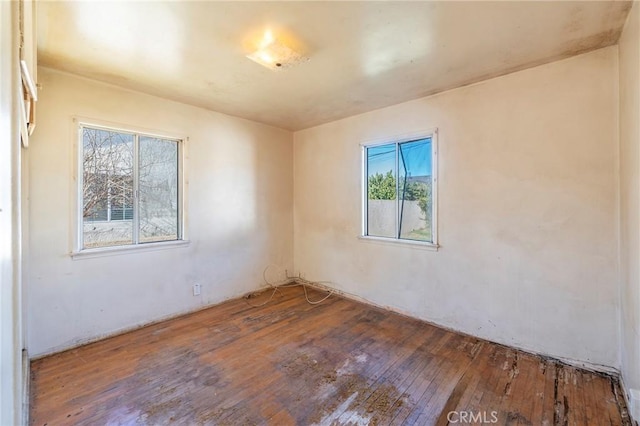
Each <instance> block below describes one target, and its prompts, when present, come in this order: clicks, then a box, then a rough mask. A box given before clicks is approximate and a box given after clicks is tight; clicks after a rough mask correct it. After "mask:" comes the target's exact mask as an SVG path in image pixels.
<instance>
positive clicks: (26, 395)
mask: <svg viewBox="0 0 640 426" xmlns="http://www.w3.org/2000/svg"><path fill="white" fill-rule="evenodd" d="M29 383H31V361H30V360H29V351H27V349H26V348H25V349H23V350H22V422H23V424H25V425H28V424H31V422H30V421H29V408H30V404H31V390H30V386H29Z"/></svg>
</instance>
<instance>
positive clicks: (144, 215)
mask: <svg viewBox="0 0 640 426" xmlns="http://www.w3.org/2000/svg"><path fill="white" fill-rule="evenodd" d="M139 164H140V165H139V172H138V173H139V186H138V190H139V195H140V204H139V210H140V213H139V214H140V242H141V243H149V242H153V241H168V240H177V239H178V142H177V141H172V140H166V139H157V138H152V137H146V136H140V154H139Z"/></svg>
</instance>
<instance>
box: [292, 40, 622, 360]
mask: <svg viewBox="0 0 640 426" xmlns="http://www.w3.org/2000/svg"><path fill="white" fill-rule="evenodd" d="M617 72H618V70H617V48H616V47H610V48H606V49H602V50H598V51H594V52H592V53H588V54H585V55H581V56H577V57H574V58H572V59H568V60H564V61H560V62H555V63H551V64H548V65H543V66H540V67H536V68H533V69H529V70H525V71H522V72H518V73H515V74H510V75H507V76H504V77H499V78H496V79H492V80H489V81H486V82H483V83H479V84H476V85H473V86H469V87H463V88H460V89H456V90H452V91H448V92H444V93H441V94H439V95H436V96H432V97H427V98H423V99H418V100H415V101H412V102H407V103H403V104H400V105H396V106H392V107H389V108H385V109H381V110H377V111H373V112H370V113H367V114H363V115H359V116H355V117H351V118H347V119H344V120H340V121H336V122H333V123H329V124H326V125H322V126H318V127H315V128H311V129H307V130H303V131H300V132H297V133H295V134H294V162H295V165H294V247H295V259H294V263H295V266H296V269H297V270H299V271H301V272H302V273H303V274H304V275H305V276H306V277H307V278H308V279H318V280H331V281H333V282H334V283H335V284H334V285H335V287H336V288H338V289H340V290H342V291H345V292H348V293H352V294H355V295H358V296H360V297H363V298H365V299H367V300H369V301H371V302H374V303H377V304H380V305H383V306H388V307H391V308H393V309H396V310H399V311H403V312H405V313H408V314H410V315H413V316H416V317H420V318H423V319H426V320H429V321H432V322H434V323H437V324H441V325H444V326H447V327H451V328H454V329H456V330H460V331H463V332H467V333H471V334H473V335H476V336H480V337H484V338H487V339H490V340H493V341H498V342H502V343H505V344H509V345H514V346H517V347H522V348H526V349H529V350H533V351H539V352H543V353H546V354H551V355H554V356H556V357H563V358H568V359H573V360H579V361H582V362H585V363H591V364H602V365H604V366H609V367H618V365H619V351H618V336H617V335H618V287H617V281H616V277H617V261H618V260H617V250H618V246H617V230H618V225H617V221H618V217H617V197H616V194H617V165H616V161H617V128H616V126H617V101H618V98H617ZM436 127H437V128H438V129H439V147H440V149H439V168H440V170H439V213H438V221H439V222H438V223H439V230H438V232H439V242H440V244H441V246H442V247H441V248H440V250H439V251H438V252H433V251H427V250H424V249H417V248H414V247H413V246H408V245H394V244H389V243H373V242H369V241H363V240H359V239H358V238H357V236H358V234H359V232H360V227H361V225H360V217H361V216H360V214H361V213H360V210H361V209H360V205H361V199H360V197H361V188H360V181H361V178H360V176H361V160H360V147H359V144H360V143H363V142H366V141H369V140H376V139H380V138H391V137H393V136H394V135H402V134H406V133H412V132H418V131H421V130H428V129H432V128H436Z"/></svg>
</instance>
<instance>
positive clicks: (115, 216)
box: [82, 128, 134, 248]
mask: <svg viewBox="0 0 640 426" xmlns="http://www.w3.org/2000/svg"><path fill="white" fill-rule="evenodd" d="M133 140H134V137H133V135H131V134H127V133H118V132H111V131H107V130H99V129H90V128H83V129H82V153H83V173H82V200H83V209H82V241H83V248H96V247H107V246H117V245H125V244H132V243H133V224H132V215H131V212H132V211H133Z"/></svg>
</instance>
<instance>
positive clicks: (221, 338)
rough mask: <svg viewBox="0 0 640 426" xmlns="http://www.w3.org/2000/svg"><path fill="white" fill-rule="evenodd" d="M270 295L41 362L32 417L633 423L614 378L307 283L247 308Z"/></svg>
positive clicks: (38, 421) (37, 420)
mask: <svg viewBox="0 0 640 426" xmlns="http://www.w3.org/2000/svg"><path fill="white" fill-rule="evenodd" d="M269 294H270V292H266V293H264V294H262V295H258V296H257V297H255V298H251V299H249V300H245V299H238V300H232V301H229V302H226V303H223V304H221V305H218V306H215V307H212V308H209V309H206V310H203V311H200V312H196V313H193V314H189V315H186V316H183V317H180V318H176V319H172V320H169V321H165V322H162V323H158V324H154V325H151V326H148V327H144V328H141V329H139V330H135V331H132V332H130V333H126V334H123V335H120V336H116V337H112V338H109V339H106V340H103V341H99V342H95V343H92V344H89V345H86V346H83V347H80V348H77V349H73V350H69V351H66V352H63V353H60V354H56V355H53V356H49V357H46V358H43V359H39V360H36V361H34V362H33V363H32V365H31V369H32V374H31V378H32V383H31V405H30V407H31V412H30V416H31V417H30V422H31V424H33V425H103V424H114V425H115V424H150V425H163V424H189V425H191V424H194V425H196V424H203V425H205V424H206V425H251V424H271V425H294V424H297V425H305V426H306V425H314V424H318V425H333V424H344V425H347V424H352V425H369V424H370V425H376V424H394V425H404V424H407V425H409V424H417V425H447V424H501V425H545V424H546V425H588V426H591V425H630V422H629V419H628V415H627V412H626V407H625V406H624V402H623V401H622V399H621V397H620V395H621V393H620V388H619V384H618V383H617V381H616V380H615V379H614V378H612V377H609V376H606V375H603V374H596V373H592V372H588V371H584V370H579V369H576V368H573V367H570V366H567V365H564V364H562V363H560V362H558V361H554V360H551V359H547V358H542V357H539V356H535V355H531V354H528V353H524V352H521V351H517V350H515V349H512V348H508V347H505V346H501V345H497V344H493V343H490V342H486V341H483V340H480V339H476V338H474V337H470V336H466V335H462V334H457V333H454V332H451V331H447V330H443V329H441V328H438V327H435V326H432V325H429V324H426V323H424V322H421V321H418V320H415V319H411V318H407V317H404V316H401V315H397V314H394V313H391V312H387V311H384V310H381V309H377V308H374V307H371V306H367V305H364V304H361V303H357V302H354V301H351V300H347V299H342V298H340V297H337V296H332V297H330V298H329V299H327V300H326V301H325V302H323V303H322V304H319V305H310V304H307V303H306V301H305V298H304V294H303V291H302V289H301V288H300V287H294V288H286V289H281V290H280V291H278V292H276V294H275V295H274V298H273V300H272V301H270V302H269V303H267V304H266V305H265V306H261V307H253V306H250V305H249V303H252V304H259V303H261V302H262V301H265V300H267V298H268V296H269ZM320 296H322V294H321V293H319V292H316V291H310V297H312V298H314V297H315V298H318V297H320Z"/></svg>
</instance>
